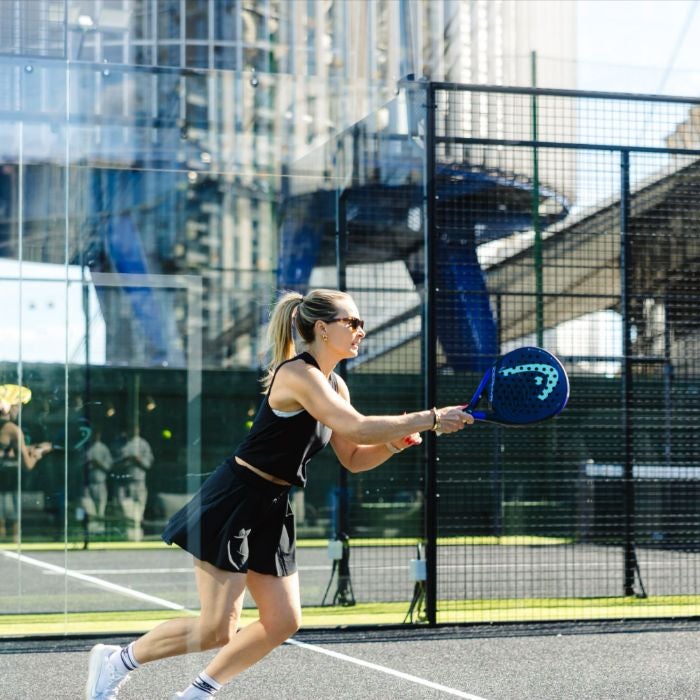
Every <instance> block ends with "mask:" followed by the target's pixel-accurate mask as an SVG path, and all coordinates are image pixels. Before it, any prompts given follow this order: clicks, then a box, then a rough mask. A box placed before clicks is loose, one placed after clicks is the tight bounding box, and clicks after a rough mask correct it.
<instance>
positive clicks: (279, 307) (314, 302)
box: [262, 289, 349, 391]
mask: <svg viewBox="0 0 700 700" xmlns="http://www.w3.org/2000/svg"><path fill="white" fill-rule="evenodd" d="M348 298H349V297H348V295H347V294H345V293H344V292H339V291H337V290H334V289H314V290H313V291H311V292H309V293H308V294H307V295H306V296H305V297H304V296H302V295H301V294H299V293H298V292H285V293H283V294H282V296H281V297H280V298H279V300H278V301H277V303H276V304H275V308H274V309H273V310H272V314H271V315H270V324H269V326H268V328H267V337H268V345H269V347H270V354H271V359H270V363H269V364H268V365H267V368H266V371H265V375H264V376H263V378H262V385H263V388H264V389H265V391H267V390H268V389H269V388H270V384H271V383H272V377H273V376H274V374H275V370H276V369H277V368H278V367H279V366H280V365H281V364H282V363H283V362H285V361H286V360H291V359H292V358H293V357H294V356H295V355H296V345H295V343H294V329H296V332H297V334H298V335H299V337H300V338H301V340H302V341H303V342H305V343H307V344H310V343H313V341H314V333H315V326H316V321H328V320H330V319H332V318H333V317H334V316H335V313H336V309H337V304H338V303H339V302H341V301H345V300H347V299H348Z"/></svg>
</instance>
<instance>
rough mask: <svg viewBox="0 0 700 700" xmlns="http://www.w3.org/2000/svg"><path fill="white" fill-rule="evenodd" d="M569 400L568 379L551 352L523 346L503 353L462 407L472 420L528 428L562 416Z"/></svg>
mask: <svg viewBox="0 0 700 700" xmlns="http://www.w3.org/2000/svg"><path fill="white" fill-rule="evenodd" d="M568 400H569V378H568V377H567V375H566V370H565V369H564V367H562V364H561V362H559V360H558V359H557V358H556V357H554V355H552V353H550V352H547V351H546V350H543V349H542V348H535V347H522V348H517V349H516V350H511V352H509V353H506V354H505V355H503V357H501V358H499V359H498V360H497V361H496V362H495V363H494V364H493V365H492V366H491V367H490V368H489V369H488V370H487V372H486V374H484V377H483V379H482V380H481V383H480V384H479V387H478V389H477V390H476V391H475V392H474V396H472V398H471V400H470V401H469V403H468V404H467V406H466V407H465V409H464V410H465V411H466V412H467V413H470V414H471V415H472V416H474V418H475V420H479V421H486V422H488V423H498V424H499V425H510V426H518V425H530V424H531V423H539V422H540V421H543V420H547V419H548V418H553V417H554V416H556V415H557V414H558V413H561V411H562V410H564V407H565V406H566V402H567V401H568Z"/></svg>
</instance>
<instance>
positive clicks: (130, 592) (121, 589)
mask: <svg viewBox="0 0 700 700" xmlns="http://www.w3.org/2000/svg"><path fill="white" fill-rule="evenodd" d="M1 553H2V554H4V555H5V556H6V557H8V558H10V559H15V560H18V561H20V562H22V563H23V564H29V565H31V566H36V567H39V568H40V569H44V570H46V571H51V572H53V573H58V574H63V575H65V576H69V577H71V578H75V579H77V580H79V581H84V582H85V583H90V584H93V585H95V586H98V587H100V588H105V589H106V590H110V591H115V592H117V593H122V594H124V595H127V596H130V597H132V598H138V599H139V600H145V601H148V602H151V603H155V604H156V605H161V606H163V607H164V608H168V609H169V610H183V611H184V610H187V608H185V606H184V605H180V604H179V603H173V602H172V601H170V600H166V599H165V598H159V597H157V596H152V595H148V594H147V593H142V592H141V591H137V590H135V589H133V588H126V587H125V586H120V585H118V584H116V583H110V582H109V581H103V580H102V579H99V578H96V577H95V576H88V575H87V574H81V573H78V572H75V571H70V570H69V569H66V568H65V567H63V566H58V565H56V564H49V563H48V562H44V561H41V560H39V559H34V558H33V557H28V556H27V555H26V554H17V553H16V552H6V551H4V552H1ZM285 644H291V645H293V646H297V647H300V648H302V649H307V650H309V651H313V652H315V653H317V654H325V655H326V656H331V657H333V658H335V659H339V660H341V661H347V662H349V663H353V664H356V665H358V666H363V667H364V668H369V669H372V670H374V671H379V672H380V673H386V674H388V675H390V676H395V677H396V678H400V679H402V680H405V681H410V682H411V683H417V684H418V685H422V686H425V687H426V688H432V689H433V690H439V691H441V692H443V693H447V694H448V695H454V696H455V697H458V698H466V700H486V699H485V698H482V697H479V696H478V695H471V694H470V693H465V692H463V691H461V690H457V689H456V688H450V687H448V686H445V685H440V683H433V682H432V681H429V680H426V679H425V678H420V677H418V676H412V675H411V674H410V673H403V672H402V671H397V670H395V669H393V668H389V667H388V666H381V665H380V664H374V663H372V662H370V661H364V660H362V659H357V658H355V657H353V656H348V655H347V654H341V653H339V652H337V651H331V650H330V649H325V648H323V647H319V646H316V645H314V644H307V643H306V642H299V641H297V640H296V639H288V640H287V641H286V642H285Z"/></svg>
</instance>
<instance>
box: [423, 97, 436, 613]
mask: <svg viewBox="0 0 700 700" xmlns="http://www.w3.org/2000/svg"><path fill="white" fill-rule="evenodd" d="M425 97H426V101H425V172H424V184H423V186H424V193H425V195H424V196H425V224H424V230H423V235H424V237H425V282H424V284H425V287H424V297H423V376H424V377H425V405H426V407H432V406H435V404H436V403H437V401H436V397H437V387H436V370H437V361H436V351H435V347H436V336H437V333H436V327H437V324H436V315H437V314H436V297H437V292H438V289H437V286H436V283H437V279H436V277H437V275H436V261H435V253H436V248H437V241H436V238H437V225H436V216H435V214H436V211H435V210H436V199H437V192H436V187H435V110H436V105H435V86H434V84H433V83H429V84H428V85H427V88H426V93H425ZM425 443H426V462H425V560H426V582H425V614H426V618H427V621H428V624H430V625H435V624H436V623H437V513H438V509H437V499H438V493H437V461H438V457H437V444H436V435H435V433H433V432H429V433H428V434H427V439H426V441H425Z"/></svg>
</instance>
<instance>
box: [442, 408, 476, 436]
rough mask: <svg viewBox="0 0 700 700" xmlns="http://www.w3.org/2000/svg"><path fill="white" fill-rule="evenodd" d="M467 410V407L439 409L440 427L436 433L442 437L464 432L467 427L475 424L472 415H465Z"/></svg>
mask: <svg viewBox="0 0 700 700" xmlns="http://www.w3.org/2000/svg"><path fill="white" fill-rule="evenodd" d="M465 408H466V405H462V406H445V407H443V408H437V409H436V411H437V413H438V416H439V426H437V427H436V429H435V432H437V433H438V434H440V435H443V434H446V433H456V432H458V431H460V430H463V429H464V428H465V427H466V426H467V425H472V424H473V423H474V416H472V415H471V414H470V413H465V411H464V409H465Z"/></svg>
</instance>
